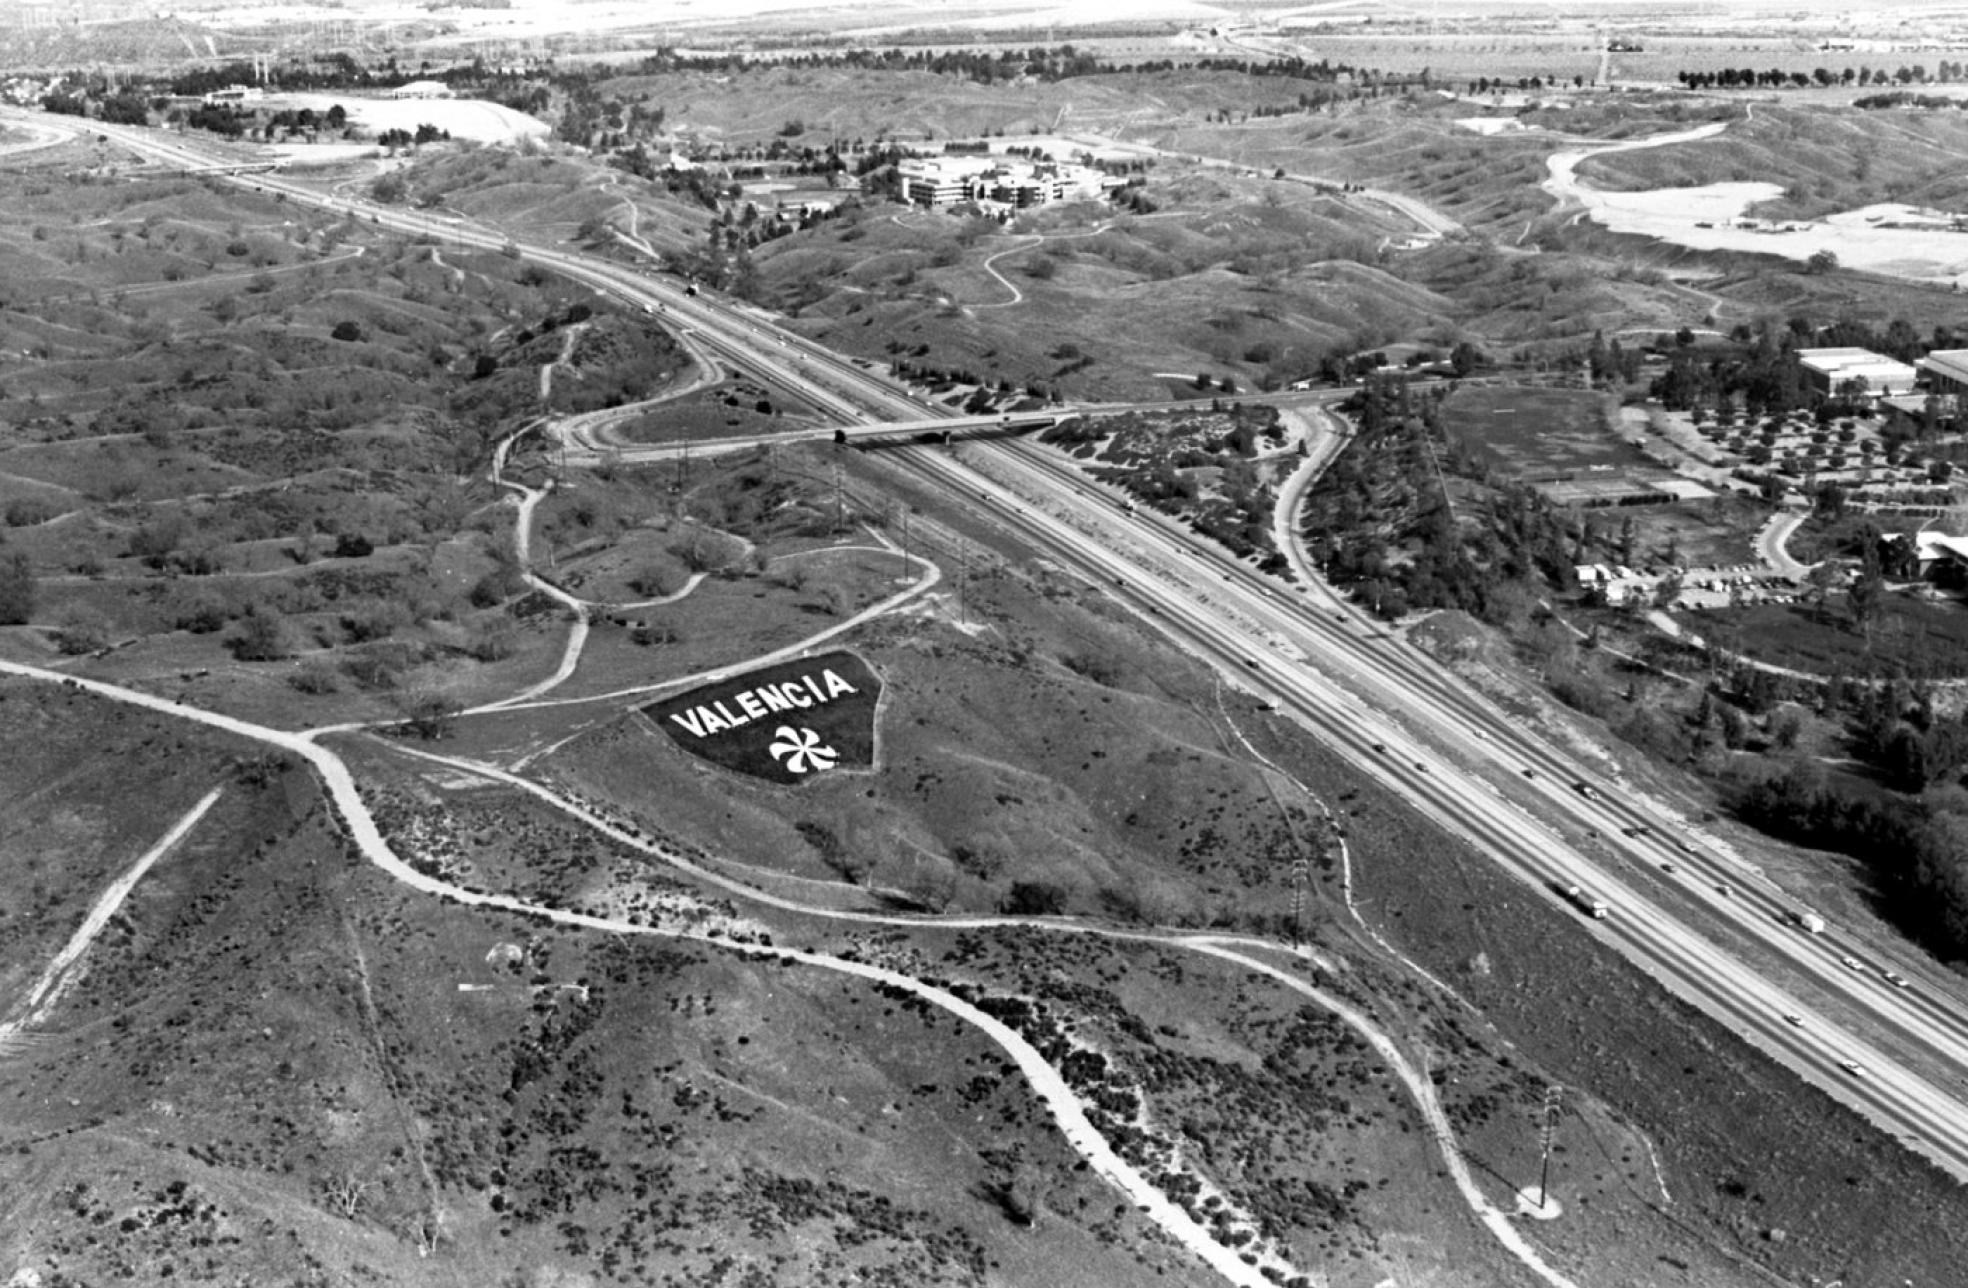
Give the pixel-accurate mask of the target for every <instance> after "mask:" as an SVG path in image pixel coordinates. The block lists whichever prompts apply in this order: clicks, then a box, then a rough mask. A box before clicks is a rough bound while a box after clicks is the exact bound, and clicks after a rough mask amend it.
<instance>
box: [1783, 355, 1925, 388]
mask: <svg viewBox="0 0 1968 1288" xmlns="http://www.w3.org/2000/svg"><path fill="white" fill-rule="evenodd" d="M1797 365H1798V366H1800V367H1802V368H1803V369H1804V376H1805V378H1806V379H1807V380H1809V381H1810V382H1811V384H1812V386H1813V387H1814V388H1816V389H1817V391H1818V392H1819V393H1822V394H1827V395H1831V394H1837V393H1839V392H1840V391H1842V390H1843V389H1845V388H1846V387H1847V386H1848V385H1849V384H1850V382H1851V381H1853V380H1863V381H1864V382H1865V386H1864V388H1865V392H1866V393H1867V394H1868V395H1869V396H1871V397H1874V398H1878V397H1882V396H1884V395H1886V394H1903V393H1906V392H1907V391H1908V390H1910V389H1912V388H1913V382H1914V381H1915V380H1916V379H1918V378H1919V376H1920V373H1919V372H1918V371H1915V370H1914V369H1913V368H1912V367H1909V366H1908V365H1907V364H1906V363H1904V362H1898V361H1895V360H1894V359H1892V358H1889V357H1886V356H1885V355H1884V354H1879V353H1874V352H1872V350H1870V349H1856V348H1836V349H1799V350H1798V351H1797Z"/></svg>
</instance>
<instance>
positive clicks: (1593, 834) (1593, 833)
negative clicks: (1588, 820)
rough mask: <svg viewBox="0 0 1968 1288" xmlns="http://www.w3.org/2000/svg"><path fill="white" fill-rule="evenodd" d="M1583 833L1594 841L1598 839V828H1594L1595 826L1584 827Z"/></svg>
mask: <svg viewBox="0 0 1968 1288" xmlns="http://www.w3.org/2000/svg"><path fill="white" fill-rule="evenodd" d="M1585 834H1586V836H1587V837H1589V838H1591V839H1592V840H1595V841H1596V840H1598V839H1599V829H1598V828H1596V827H1588V828H1586V829H1585Z"/></svg>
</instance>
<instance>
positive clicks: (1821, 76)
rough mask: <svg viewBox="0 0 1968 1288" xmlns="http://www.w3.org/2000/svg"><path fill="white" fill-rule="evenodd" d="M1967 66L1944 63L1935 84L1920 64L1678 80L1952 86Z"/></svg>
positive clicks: (1745, 70) (1725, 71) (1701, 74)
mask: <svg viewBox="0 0 1968 1288" xmlns="http://www.w3.org/2000/svg"><path fill="white" fill-rule="evenodd" d="M1963 66H1964V65H1963V64H1961V63H1951V62H1947V61H1945V60H1943V61H1942V62H1941V64H1940V67H1939V69H1938V71H1937V72H1936V74H1935V75H1934V77H1933V78H1932V80H1931V81H1930V80H1929V78H1928V75H1927V69H1926V68H1925V67H1923V66H1921V65H1920V64H1918V63H1915V64H1913V65H1912V66H1902V67H1900V68H1899V69H1898V70H1897V71H1893V72H1888V71H1887V70H1886V69H1885V68H1883V67H1882V68H1880V69H1879V70H1878V71H1874V70H1873V69H1872V68H1870V67H1857V68H1853V67H1847V68H1845V69H1844V70H1843V71H1836V72H1835V71H1832V70H1831V69H1830V68H1829V67H1814V68H1812V69H1811V70H1810V71H1808V72H1803V71H1784V70H1783V69H1782V68H1777V67H1771V68H1767V69H1763V70H1758V69H1756V68H1753V67H1740V68H1738V67H1724V68H1722V69H1721V70H1719V71H1681V72H1676V73H1675V79H1676V80H1678V81H1680V82H1681V83H1682V84H1683V85H1685V86H1686V87H1687V88H1689V89H1805V88H1807V87H1811V86H1815V87H1817V88H1819V89H1828V88H1830V87H1831V86H1833V85H1894V84H1898V85H1926V84H1930V83H1931V84H1936V85H1951V84H1953V83H1954V82H1956V81H1960V80H1968V73H1964V71H1963Z"/></svg>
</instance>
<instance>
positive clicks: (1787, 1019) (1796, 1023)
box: [1784, 1014, 1804, 1029]
mask: <svg viewBox="0 0 1968 1288" xmlns="http://www.w3.org/2000/svg"><path fill="white" fill-rule="evenodd" d="M1784 1023H1785V1024H1788V1025H1790V1027H1792V1028H1794V1029H1801V1028H1803V1027H1804V1017H1803V1016H1801V1015H1791V1014H1786V1015H1785V1016H1784Z"/></svg>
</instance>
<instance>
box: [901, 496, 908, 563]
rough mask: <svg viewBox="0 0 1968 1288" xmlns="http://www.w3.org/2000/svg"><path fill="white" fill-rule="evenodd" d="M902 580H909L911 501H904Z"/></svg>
mask: <svg viewBox="0 0 1968 1288" xmlns="http://www.w3.org/2000/svg"><path fill="white" fill-rule="evenodd" d="M902 580H903V581H907V580H909V503H908V502H907V501H904V502H902Z"/></svg>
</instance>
